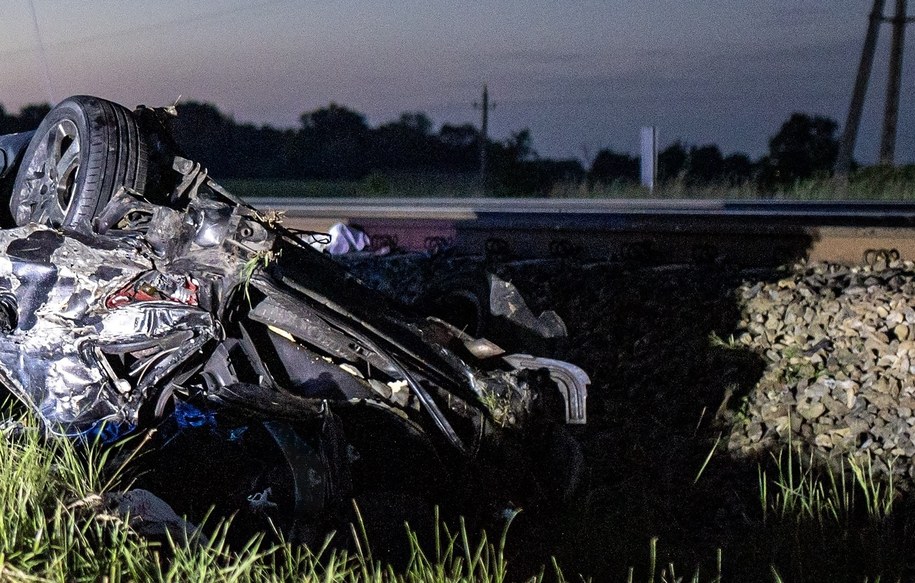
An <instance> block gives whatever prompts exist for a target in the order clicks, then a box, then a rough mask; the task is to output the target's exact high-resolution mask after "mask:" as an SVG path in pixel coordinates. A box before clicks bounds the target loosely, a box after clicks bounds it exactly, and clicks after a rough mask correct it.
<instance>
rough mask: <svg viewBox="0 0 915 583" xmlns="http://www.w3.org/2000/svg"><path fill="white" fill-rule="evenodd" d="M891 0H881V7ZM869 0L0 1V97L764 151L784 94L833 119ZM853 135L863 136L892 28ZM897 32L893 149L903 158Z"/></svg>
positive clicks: (908, 111) (911, 135) (908, 60)
mask: <svg viewBox="0 0 915 583" xmlns="http://www.w3.org/2000/svg"><path fill="white" fill-rule="evenodd" d="M892 5H893V3H892V2H887V10H889V9H890V7H891V6H892ZM870 6H871V1H870V0H818V1H814V0H795V1H787V0H766V1H765V2H757V1H753V0H704V1H702V2H683V1H682V0H649V1H647V2H632V1H631V0H597V1H587V0H527V1H513V0H501V1H490V0H474V1H469V0H462V1H458V0H425V1H419V0H416V1H414V0H396V1H395V0H389V1H388V2H378V1H372V0H360V1H357V0H324V1H319V0H314V1H313V0H158V1H155V2H153V1H150V0H3V17H2V19H0V62H2V70H3V74H2V75H0V104H2V105H3V106H4V107H5V108H6V109H7V110H8V111H18V109H19V108H20V107H21V106H22V105H24V104H27V103H35V102H52V103H53V102H57V101H60V100H61V99H64V98H65V97H67V96H69V95H74V94H80V93H88V94H93V95H98V96H101V97H106V98H108V99H111V100H113V101H117V102H120V103H123V104H124V105H128V106H131V107H132V106H134V105H137V104H141V103H142V104H146V105H165V104H171V103H173V102H174V101H175V100H176V99H178V98H179V96H180V98H181V99H183V100H196V101H208V102H211V103H214V104H216V105H217V106H218V107H219V108H220V109H222V110H223V111H224V112H226V113H228V114H231V115H232V116H233V117H234V118H235V119H236V121H239V122H252V123H255V124H271V125H274V126H278V127H294V126H297V125H298V119H299V116H300V115H301V114H302V113H303V112H305V111H310V110H314V109H317V108H319V107H323V106H326V105H327V104H329V103H331V102H336V103H339V104H342V105H346V106H348V107H351V108H353V109H356V110H357V111H360V112H362V113H364V114H366V116H367V117H368V120H369V122H370V123H371V124H372V125H377V124H380V123H384V122H386V121H390V120H393V119H396V118H397V117H399V115H400V113H401V112H404V111H424V112H426V113H427V114H428V115H429V116H430V117H431V118H432V120H433V121H434V122H436V124H437V125H441V124H442V123H465V122H469V123H474V124H478V123H479V112H478V111H476V110H474V108H473V105H472V104H473V102H474V101H478V100H479V98H480V92H481V89H482V85H483V83H487V84H488V86H489V92H490V98H491V100H492V101H493V102H494V103H495V108H494V109H493V110H492V112H491V114H490V133H491V136H492V137H493V138H495V139H505V138H507V137H508V136H510V135H511V133H512V132H516V131H518V130H521V129H524V128H529V129H530V130H531V133H532V136H533V145H534V149H535V150H537V151H538V152H539V153H540V154H541V155H543V156H549V157H555V158H579V159H582V160H583V161H588V160H589V159H591V158H593V156H594V155H595V154H596V153H597V151H598V150H600V149H602V148H611V149H613V150H616V151H621V152H631V153H635V152H637V150H638V139H639V128H640V127H641V126H646V125H655V126H657V127H658V134H659V140H660V143H661V146H662V147H663V146H665V145H666V144H669V143H670V142H672V141H674V140H676V139H679V140H682V141H684V142H687V143H690V144H698V145H701V144H707V143H715V144H718V145H719V146H720V147H721V149H722V150H723V151H724V152H725V153H726V154H727V153H731V152H737V151H739V152H744V153H747V154H749V155H751V156H752V157H754V158H756V157H758V156H761V155H763V154H765V152H766V151H767V148H768V140H769V138H770V137H771V136H772V135H773V134H775V132H777V131H778V128H779V126H780V125H781V124H782V123H783V122H784V121H785V120H786V119H787V118H788V116H789V115H790V114H791V113H792V112H795V111H800V112H807V113H811V114H819V115H827V116H829V117H832V118H833V119H835V120H836V121H837V122H839V124H840V126H841V125H842V124H844V121H845V116H846V115H847V109H848V103H849V101H850V98H851V88H852V84H853V82H854V76H855V73H856V70H857V66H858V60H859V58H860V53H861V46H862V44H863V40H864V34H865V30H866V26H867V15H868V13H869V11H870ZM880 35H881V36H880V42H879V44H878V49H877V59H876V61H875V64H874V72H873V74H872V77H871V84H870V87H869V91H868V94H867V100H866V105H865V110H864V119H863V123H862V127H861V131H860V133H859V138H858V146H857V149H856V157H857V159H859V160H861V161H864V162H872V161H873V160H874V159H875V158H876V153H877V150H878V147H879V144H878V138H879V128H880V123H881V119H882V111H883V101H884V91H885V89H884V86H885V82H886V69H887V61H888V52H889V37H890V29H889V27H888V26H887V25H884V26H883V27H882V29H881V32H880ZM913 35H915V31H912V30H910V31H909V37H908V39H907V40H908V41H909V42H908V47H907V49H909V50H907V51H906V54H905V59H904V69H903V96H902V100H901V106H900V124H899V136H898V142H897V158H898V159H899V161H900V162H912V161H913V160H915V100H913V99H912V93H913V92H912V91H911V90H910V88H911V87H913V85H915V62H913V55H912V54H911V52H912V49H913V48H915V36H913Z"/></svg>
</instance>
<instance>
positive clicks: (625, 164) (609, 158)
mask: <svg viewBox="0 0 915 583" xmlns="http://www.w3.org/2000/svg"><path fill="white" fill-rule="evenodd" d="M638 179H639V159H638V158H636V157H635V156H630V155H629V154H620V153H617V152H614V151H613V150H609V149H603V150H601V151H599V152H598V153H597V155H596V156H595V157H594V161H593V162H591V169H590V170H589V171H588V180H589V181H590V182H592V183H594V182H602V183H608V182H615V181H632V182H634V181H636V180H638Z"/></svg>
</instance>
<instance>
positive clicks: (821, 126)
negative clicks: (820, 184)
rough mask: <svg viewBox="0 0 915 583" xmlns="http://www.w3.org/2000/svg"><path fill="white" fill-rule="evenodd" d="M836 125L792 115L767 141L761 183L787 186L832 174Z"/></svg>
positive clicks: (829, 121) (823, 120)
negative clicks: (801, 180)
mask: <svg viewBox="0 0 915 583" xmlns="http://www.w3.org/2000/svg"><path fill="white" fill-rule="evenodd" d="M837 129H838V124H836V122H835V121H834V120H832V119H830V118H828V117H823V116H819V115H817V116H811V115H808V114H806V113H793V114H791V117H790V118H788V121H786V122H785V123H784V124H782V127H781V129H779V131H778V133H777V134H775V135H774V136H772V138H771V139H770V140H769V156H768V157H767V158H766V159H765V160H764V170H763V177H762V179H763V181H764V182H768V183H775V184H790V183H793V182H795V181H797V180H800V179H803V178H811V177H813V176H819V175H827V174H830V173H831V172H832V168H833V166H834V165H835V163H836V157H837V155H838V153H839V141H838V139H836V135H835V134H836V130H837Z"/></svg>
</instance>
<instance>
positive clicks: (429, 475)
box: [0, 96, 588, 542]
mask: <svg viewBox="0 0 915 583" xmlns="http://www.w3.org/2000/svg"><path fill="white" fill-rule="evenodd" d="M170 115H173V112H172V111H169V110H168V109H150V108H143V107H141V108H138V109H137V110H135V111H130V110H127V109H125V108H123V107H121V106H119V105H117V104H114V103H111V102H108V101H105V100H102V99H98V98H95V97H86V96H77V97H72V98H69V99H67V100H65V101H64V102H62V103H61V104H59V105H58V106H56V107H55V108H54V109H53V110H51V112H50V113H49V114H48V116H47V117H46V118H45V119H44V121H43V122H42V123H41V125H40V126H39V127H38V129H37V130H35V131H34V132H29V133H26V134H14V135H8V136H0V185H2V187H3V194H4V195H6V196H7V197H8V199H9V205H8V209H9V215H8V216H6V217H5V220H6V222H7V225H6V226H7V227H8V228H6V229H4V230H2V231H0V381H2V383H3V385H5V386H6V388H8V390H9V391H10V392H11V393H12V394H13V395H14V396H16V397H17V398H18V399H19V400H21V401H22V402H24V403H26V404H27V405H28V406H29V407H31V408H32V409H33V410H34V411H35V412H36V413H37V415H38V416H39V417H40V419H41V420H42V422H43V424H44V425H45V427H46V429H47V431H48V432H50V433H54V434H58V435H63V436H87V435H88V436H101V437H102V438H104V439H117V438H119V437H120V436H122V435H125V434H128V433H131V432H136V431H140V430H145V429H148V428H152V427H155V428H156V431H157V435H156V437H155V438H154V442H155V447H154V448H153V450H154V451H152V452H151V453H150V454H149V455H148V456H146V462H145V463H147V464H148V465H149V467H148V468H147V469H150V470H151V471H147V472H146V473H145V474H142V475H141V476H140V477H139V478H138V479H139V483H141V484H142V485H144V486H146V487H148V488H149V489H151V490H153V491H154V492H156V493H157V494H158V495H160V496H162V497H163V498H165V499H166V500H167V501H169V502H170V503H171V504H173V505H174V506H175V508H176V510H178V511H179V512H183V513H186V514H188V515H190V516H191V517H192V518H193V517H194V516H197V517H199V516H200V515H202V514H203V513H204V512H205V511H206V510H207V509H208V508H209V507H211V506H215V507H216V508H217V510H218V511H221V512H224V513H225V514H226V515H229V514H234V515H238V514H242V515H243V516H247V517H248V518H250V521H249V522H250V523H251V524H254V525H255V526H256V527H259V528H266V525H267V524H270V525H272V528H277V529H279V530H280V531H281V532H282V534H283V535H284V536H285V537H287V538H288V539H292V540H301V541H306V542H307V541H309V540H312V539H313V537H314V536H316V535H317V534H318V533H320V532H321V529H322V528H325V527H327V526H328V525H329V524H332V523H333V520H334V517H335V516H337V515H338V514H340V513H343V514H345V512H343V511H341V510H340V508H343V507H346V506H347V503H348V500H349V499H350V498H352V497H354V496H355V497H358V496H363V497H365V499H366V500H369V503H370V501H371V499H372V497H375V499H376V500H383V499H384V495H383V494H382V493H391V492H397V493H398V494H397V495H398V496H401V499H402V497H403V496H404V495H405V493H406V494H407V495H410V496H413V497H414V499H422V500H426V501H428V502H435V501H436V497H437V495H438V493H439V492H440V491H444V490H447V491H449V492H450V493H451V494H454V493H455V492H460V493H461V494H460V495H462V496H464V497H471V498H472V497H474V495H475V494H474V493H475V492H476V493H477V494H479V491H478V490H479V489H480V488H483V487H484V486H483V484H484V483H486V482H487V480H488V479H489V477H491V476H492V475H493V474H499V475H501V476H502V477H503V479H502V482H503V484H502V485H501V486H493V487H494V489H498V488H500V487H503V486H505V484H507V483H511V484H512V485H513V486H517V484H518V483H519V482H526V483H527V485H528V486H529V488H528V489H529V490H530V491H536V492H539V494H536V495H543V493H544V491H545V490H550V489H552V490H553V491H557V492H560V495H563V493H565V494H566V495H567V494H568V492H569V491H570V490H569V489H570V488H572V487H573V486H574V481H575V476H574V475H573V474H574V471H572V470H568V468H566V467H565V466H571V465H573V464H572V463H571V462H570V461H569V460H570V459H571V458H574V457H575V454H574V452H572V453H570V451H571V450H572V449H574V448H573V447H572V446H569V444H570V443H572V442H573V441H574V440H573V439H572V438H571V437H570V436H569V433H568V429H566V428H565V426H566V424H582V423H584V422H585V399H586V389H587V383H588V378H587V376H586V375H585V373H584V372H583V371H581V370H580V369H579V368H577V367H575V366H574V365H571V364H568V363H565V362H561V361H556V360H550V359H544V358H537V357H534V356H530V355H526V354H507V353H505V351H503V350H502V349H501V348H500V347H499V346H497V345H495V344H493V343H492V342H489V341H487V340H485V339H481V338H474V337H471V336H469V335H468V334H466V333H465V332H463V331H462V330H460V329H458V328H457V327H455V326H453V325H451V324H449V323H448V322H447V321H446V319H445V318H434V317H423V316H420V315H417V314H412V313H410V312H409V310H406V309H404V308H402V307H400V306H398V305H395V303H394V302H392V301H391V300H389V299H386V298H384V297H382V296H381V295H380V294H377V293H374V292H372V291H371V290H368V289H366V288H365V287H363V286H362V285H360V283H359V281H357V280H356V279H355V278H354V277H353V276H352V275H350V274H349V273H348V272H347V270H346V269H345V268H343V267H342V266H341V265H340V264H339V263H337V262H335V261H334V260H332V259H330V258H329V257H327V256H326V255H324V254H322V253H320V252H319V251H316V250H315V249H314V248H313V247H312V246H311V245H309V240H311V241H313V240H314V239H315V238H316V237H319V236H318V235H315V234H304V233H300V232H293V231H290V230H288V229H285V228H284V227H283V226H282V224H281V221H280V220H279V218H280V217H278V215H277V214H276V213H271V212H262V211H260V210H257V209H255V208H253V207H252V206H250V205H248V204H247V203H245V202H244V201H242V200H241V199H239V198H237V197H235V196H233V195H232V194H230V193H229V192H227V191H226V190H225V189H224V188H222V187H221V186H220V185H218V184H217V183H216V182H215V181H214V180H213V179H212V178H210V177H209V176H208V175H207V173H206V170H205V169H203V168H201V167H200V165H199V164H196V163H194V162H193V161H191V160H187V159H185V158H183V157H181V156H180V155H177V153H176V152H177V150H176V148H175V147H174V145H173V142H172V141H171V139H170V138H169V132H168V128H167V119H168V117H169V116H170ZM507 452H510V453H507ZM551 456H552V457H551ZM538 457H539V458H550V459H549V460H546V461H545V462H544V463H542V464H540V465H541V466H542V467H543V471H538V470H535V469H531V467H532V466H536V465H537V464H536V463H533V462H532V461H531V460H533V459H535V458H538ZM541 461H543V459H541ZM493 481H498V480H493ZM559 481H561V482H562V484H558V482H559ZM515 495H516V494H510V495H506V500H507V498H508V497H509V496H511V497H513V496H515ZM512 500H514V498H512ZM379 504H382V505H385V504H388V503H387V502H380V503H379ZM335 513H336V514H335ZM257 525H260V526H257Z"/></svg>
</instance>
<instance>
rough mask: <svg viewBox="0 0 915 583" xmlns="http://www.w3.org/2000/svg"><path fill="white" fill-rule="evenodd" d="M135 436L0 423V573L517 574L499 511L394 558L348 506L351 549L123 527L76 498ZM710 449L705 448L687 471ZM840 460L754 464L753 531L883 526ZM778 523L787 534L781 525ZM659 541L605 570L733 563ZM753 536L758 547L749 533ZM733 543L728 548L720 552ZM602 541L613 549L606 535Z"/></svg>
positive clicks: (39, 576) (218, 577) (883, 509)
mask: <svg viewBox="0 0 915 583" xmlns="http://www.w3.org/2000/svg"><path fill="white" fill-rule="evenodd" d="M145 445H146V443H145V442H144V441H143V440H142V439H140V438H135V439H133V440H128V441H127V442H125V443H122V444H120V445H118V446H117V447H109V448H104V447H101V446H100V445H97V444H88V445H84V446H80V445H78V444H75V443H74V442H72V441H67V440H57V439H55V440H46V439H45V437H44V436H43V434H42V432H41V431H40V430H39V429H38V426H37V424H36V423H35V421H34V420H33V419H31V418H29V417H25V418H23V419H22V420H21V426H11V428H8V429H6V430H4V431H3V432H2V435H0V581H101V580H105V581H109V582H118V581H167V582H172V581H175V582H179V581H232V582H247V581H323V582H328V583H334V582H340V583H355V582H363V581H367V582H379V583H381V582H391V583H401V582H403V583H407V582H410V583H413V582H417V583H419V582H422V583H426V582H428V583H433V582H435V583H437V582H446V583H451V582H453V583H459V582H471V581H473V582H477V581H479V582H484V583H501V582H504V581H513V580H518V577H519V575H518V574H517V573H514V572H513V571H512V564H511V561H510V559H509V553H508V552H507V551H506V548H507V541H508V536H509V526H510V525H511V523H512V520H513V519H514V516H512V517H511V518H509V520H507V521H506V524H505V527H504V529H503V531H502V533H501V535H500V536H499V537H498V538H497V539H496V540H491V539H489V538H488V537H487V534H486V533H485V532H481V533H479V534H478V535H476V536H471V535H470V534H469V533H468V529H467V527H466V526H465V524H464V522H463V521H461V522H460V523H459V525H458V528H457V529H450V528H448V526H447V525H445V524H444V523H443V522H442V521H441V520H439V517H438V514H437V513H436V516H435V519H434V520H435V522H434V530H433V533H432V535H431V539H430V540H420V539H419V536H418V535H417V534H416V532H415V531H413V530H411V529H410V528H409V527H408V526H407V527H405V529H404V536H405V537H406V538H405V540H406V541H407V543H408V544H409V549H410V559H409V562H408V564H407V565H406V566H405V567H402V568H400V569H399V570H395V569H394V568H393V567H392V566H390V565H387V564H384V563H383V562H382V561H380V560H378V559H377V558H375V557H374V556H373V553H372V546H371V542H372V541H370V540H369V538H368V536H367V535H366V530H365V528H364V526H363V522H362V519H361V516H360V515H359V512H358V508H357V509H356V517H357V519H356V522H355V524H354V525H353V526H352V527H351V529H352V532H351V533H348V534H349V536H351V537H352V540H353V541H355V543H354V546H353V547H351V548H352V550H351V551H346V550H340V549H337V548H334V546H333V545H332V544H331V543H332V542H333V540H334V538H333V537H334V536H342V535H341V534H339V533H338V534H337V535H332V536H331V537H329V538H328V539H326V540H325V542H324V544H323V545H322V546H320V547H319V548H313V549H310V548H307V547H304V546H299V545H292V544H287V543H284V542H282V538H281V537H280V541H281V542H279V543H273V542H268V541H267V539H266V537H264V536H256V537H254V538H252V539H251V540H249V541H248V543H247V544H245V545H243V546H242V547H241V548H237V547H235V548H233V547H230V545H229V544H228V542H227V541H228V539H229V537H228V535H229V533H230V531H231V529H232V524H231V521H223V522H220V523H214V524H212V525H209V526H207V525H206V524H204V525H203V526H202V528H201V529H200V530H199V531H198V532H205V533H206V535H205V536H202V535H198V534H192V535H190V537H177V538H179V539H180V540H176V539H173V538H167V539H166V540H164V541H158V542H155V541H150V540H147V539H144V538H142V537H140V536H138V535H137V534H136V533H135V532H134V531H133V530H132V529H131V528H130V526H129V524H128V522H129V518H121V519H119V518H117V517H116V516H114V515H112V514H110V513H105V512H102V513H99V512H98V510H97V509H96V510H91V509H90V507H89V506H90V505H88V504H85V503H83V502H84V501H86V500H87V499H91V498H92V497H93V496H94V495H96V494H101V493H103V492H105V491H116V490H121V489H126V488H129V484H127V483H125V482H124V478H123V475H124V469H125V467H127V466H129V464H131V463H132V462H133V461H134V460H135V459H136V457H137V456H138V455H140V456H141V455H143V453H142V452H143V448H144V446H145ZM716 445H717V444H716ZM716 449H717V448H713V449H712V453H709V455H708V457H707V459H706V460H705V463H704V464H703V468H702V470H700V473H699V475H702V471H703V470H705V469H706V466H707V465H709V460H710V459H711V458H712V457H713V454H714V453H715V450H716ZM802 462H803V463H802ZM848 464H849V465H848V468H849V469H850V471H849V472H845V471H843V470H844V469H845V467H844V466H842V467H841V468H839V469H837V470H828V469H822V470H814V469H813V467H814V464H812V463H810V462H809V461H808V460H802V459H800V457H799V456H797V455H796V454H794V453H792V452H791V450H785V451H784V452H783V454H782V455H776V456H773V458H772V462H771V465H770V468H769V469H770V471H773V472H774V473H773V474H772V475H771V477H770V475H769V474H767V473H766V470H765V469H762V468H761V469H760V480H759V485H760V500H761V503H762V505H763V512H764V514H767V515H768V520H766V521H764V523H763V524H762V525H761V528H760V530H759V536H760V537H761V540H763V541H769V542H770V543H775V544H782V542H783V539H784V540H789V539H790V540H799V539H798V538H797V537H798V536H805V535H806V533H808V532H810V531H809V529H808V527H807V526H804V525H818V526H817V528H820V529H825V530H823V532H828V533H835V534H836V535H837V536H838V537H839V538H838V539H829V540H840V539H842V538H845V537H847V536H848V533H849V532H851V531H853V530H854V528H855V523H854V515H855V513H856V505H857V507H858V508H859V509H860V511H861V512H863V513H865V515H866V516H868V517H869V522H868V524H870V525H872V528H874V529H880V528H883V527H882V526H880V525H882V524H883V523H884V522H885V521H886V520H889V519H890V518H891V515H892V514H894V513H895V512H896V507H895V500H896V491H895V490H894V489H893V486H892V484H882V483H880V482H879V480H878V478H877V477H876V476H875V473H874V472H873V471H872V468H871V466H870V465H869V464H868V462H867V460H866V459H865V460H864V461H849V462H848ZM699 475H697V476H696V479H697V481H698V479H699ZM703 479H704V478H703ZM694 484H695V482H694ZM859 514H860V513H859ZM786 527H787V530H785V529H786ZM781 531H785V532H787V533H789V535H791V536H788V537H785V536H784V534H785V533H784V532H781ZM817 532H819V531H817ZM879 532H881V531H880V530H873V531H872V534H871V535H868V536H869V538H868V539H867V540H869V541H871V540H873V541H875V545H877V548H888V547H886V545H887V544H891V541H890V540H889V539H888V540H882V538H883V537H882V536H877V537H876V538H877V539H878V540H875V538H874V536H875V533H879ZM779 533H780V534H779ZM843 533H845V534H843ZM186 538H188V539H189V540H186ZM801 540H803V539H801ZM823 540H828V539H827V538H825V537H824V538H823ZM633 542H635V541H633ZM852 542H853V541H852ZM637 544H638V545H641V544H645V543H644V542H642V543H637ZM659 546H660V545H659V542H658V538H657V537H653V538H651V540H650V541H647V551H648V552H647V553H646V554H644V555H641V556H642V557H643V558H642V559H640V560H639V561H638V562H639V565H638V567H631V568H630V569H629V570H628V576H626V575H625V574H621V575H623V578H621V579H617V580H619V581H623V580H625V581H629V582H633V583H634V582H636V581H639V582H642V581H645V582H652V583H673V582H675V581H680V582H682V581H690V582H694V583H700V582H715V583H720V582H721V581H727V580H739V577H737V575H739V574H738V573H734V574H732V577H728V576H727V573H725V572H724V569H725V567H724V566H723V565H724V561H723V553H722V551H721V550H719V551H718V553H717V558H715V559H712V560H711V561H704V564H705V565H706V567H705V570H704V571H700V569H699V567H698V566H696V565H693V566H690V567H689V568H687V569H682V570H681V569H679V568H678V567H676V566H675V565H674V564H673V562H671V561H670V560H668V559H665V558H663V557H665V556H666V554H667V553H666V552H665V553H661V549H660V548H659ZM642 548H645V547H642ZM753 548H759V549H765V548H766V547H765V546H756V545H754V546H753ZM736 550H737V549H735V548H732V549H731V551H730V552H735V551H736ZM606 552H607V553H614V552H615V550H614V549H613V548H611V547H608V548H607V549H606ZM725 552H728V551H725ZM875 552H876V551H875ZM817 556H820V555H819V554H818V555H817ZM766 557H768V556H767V555H765V556H760V557H757V559H758V560H762V561H764V562H763V563H762V565H763V566H767V568H770V569H771V575H770V576H771V580H772V581H780V580H783V576H784V574H785V573H789V572H790V573H795V572H797V568H796V566H792V565H790V564H788V565H786V564H784V563H783V562H782V561H779V564H778V565H776V564H775V563H774V562H773V563H770V560H771V558H766ZM770 564H771V567H769V565H770ZM802 570H803V568H802ZM735 577H736V578H735ZM524 580H526V581H531V582H534V583H536V582H539V581H544V580H550V581H560V582H563V581H567V580H569V581H571V580H576V581H577V580H582V579H581V578H580V577H578V576H576V575H574V574H570V575H569V576H568V577H567V576H566V574H565V573H564V572H563V570H562V568H561V567H560V565H559V564H558V563H557V562H556V561H555V560H553V561H552V562H551V563H550V564H548V565H544V566H543V567H542V569H541V571H540V573H539V574H535V575H534V576H532V577H531V578H528V579H524ZM584 580H587V579H584ZM784 580H788V579H784Z"/></svg>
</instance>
